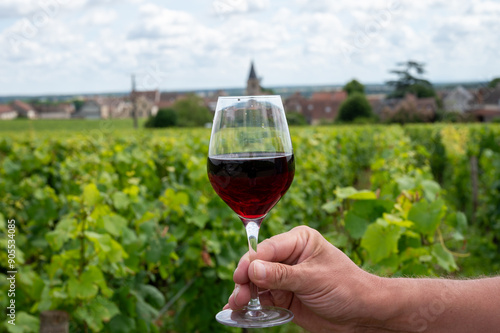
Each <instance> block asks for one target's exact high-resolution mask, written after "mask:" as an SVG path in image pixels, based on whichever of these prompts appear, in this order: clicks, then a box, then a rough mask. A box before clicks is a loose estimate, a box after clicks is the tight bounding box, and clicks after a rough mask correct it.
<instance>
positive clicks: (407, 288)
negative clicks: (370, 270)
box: [359, 274, 422, 333]
mask: <svg viewBox="0 0 500 333" xmlns="http://www.w3.org/2000/svg"><path fill="white" fill-rule="evenodd" d="M370 275H371V274H370ZM408 282H410V283H408ZM414 287H415V286H414V285H413V284H412V283H411V281H408V279H404V278H383V277H378V276H375V275H371V276H370V278H369V289H367V290H366V292H365V295H364V297H363V299H364V301H363V304H364V306H363V307H362V308H363V311H362V317H361V319H360V322H359V324H360V325H359V326H361V327H364V328H367V329H370V331H371V332H408V333H410V332H422V326H421V323H420V322H419V321H418V318H414V314H413V313H408V311H407V309H408V305H409V304H412V303H413V302H414V301H415V299H414V296H415V295H416V294H418V291H417V290H415V288H414Z"/></svg>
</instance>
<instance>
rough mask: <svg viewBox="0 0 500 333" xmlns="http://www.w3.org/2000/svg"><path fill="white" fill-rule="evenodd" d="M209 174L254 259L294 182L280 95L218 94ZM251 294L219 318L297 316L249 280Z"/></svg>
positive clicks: (264, 321) (281, 320)
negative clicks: (266, 299) (268, 301)
mask: <svg viewBox="0 0 500 333" xmlns="http://www.w3.org/2000/svg"><path fill="white" fill-rule="evenodd" d="M207 170H208V178H209V179H210V183H211V184H212V187H213V188H214V190H215V192H217V194H218V195H219V197H220V198H221V199H222V200H224V202H226V204H227V205H228V206H229V207H230V208H231V209H232V210H233V211H234V212H235V213H236V214H237V215H238V217H239V218H240V219H241V221H242V222H243V225H244V226H245V229H246V232H247V238H248V246H249V254H250V261H252V260H254V259H255V257H256V254H257V243H258V235H259V228H260V225H261V223H262V220H263V219H264V218H265V216H266V214H267V213H268V212H269V211H270V210H271V208H273V207H274V205H276V203H277V202H278V201H279V200H280V199H281V197H282V196H283V195H284V194H285V192H286V191H287V190H288V188H289V187H290V185H291V183H292V180H293V177H294V174H295V162H294V155H293V150H292V141H291V139H290V133H289V131H288V125H287V122H286V118H285V111H284V109H283V104H282V102H281V97H280V96H255V97H254V96H245V97H219V99H218V101H217V108H216V110H215V115H214V121H213V125H212V135H211V137H210V147H209V151H208V163H207ZM250 290H251V300H250V302H249V303H248V305H247V306H246V307H245V308H244V309H242V310H236V311H233V310H224V311H221V312H219V313H218V314H217V315H216V317H215V318H216V319H217V321H218V322H220V323H221V324H224V325H229V326H235V327H246V328H251V327H270V326H276V325H281V324H285V323H287V322H289V321H291V320H292V319H293V313H292V312H291V311H289V310H287V309H282V308H278V307H270V306H269V307H268V306H262V305H261V304H260V301H259V295H258V288H257V286H255V285H254V284H253V283H251V282H250Z"/></svg>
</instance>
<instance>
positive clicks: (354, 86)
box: [342, 79, 365, 95]
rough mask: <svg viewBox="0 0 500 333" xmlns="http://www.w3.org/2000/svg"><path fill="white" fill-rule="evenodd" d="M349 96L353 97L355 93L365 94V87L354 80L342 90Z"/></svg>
mask: <svg viewBox="0 0 500 333" xmlns="http://www.w3.org/2000/svg"><path fill="white" fill-rule="evenodd" d="M342 89H343V90H344V91H345V92H346V93H347V95H352V94H353V93H355V92H359V93H362V94H364V93H365V86H364V85H363V84H361V83H360V82H359V81H358V80H356V79H353V80H351V81H350V82H348V83H346V85H345V86H344V87H343V88H342Z"/></svg>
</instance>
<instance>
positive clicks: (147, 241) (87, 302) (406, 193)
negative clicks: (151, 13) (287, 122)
mask: <svg viewBox="0 0 500 333" xmlns="http://www.w3.org/2000/svg"><path fill="white" fill-rule="evenodd" d="M4 133H6V134H2V136H1V138H0V235H1V236H0V266H1V267H2V272H6V271H8V270H9V269H8V267H7V264H8V260H9V258H8V244H10V243H11V242H10V243H9V240H10V239H12V237H10V238H9V232H8V223H7V221H8V220H11V219H15V221H16V222H15V223H16V234H15V246H16V247H15V248H16V268H17V271H18V273H17V275H16V279H17V280H16V296H15V299H16V326H12V325H9V324H8V323H7V319H4V317H2V319H1V320H2V322H1V323H0V332H11V333H29V332H38V331H39V329H40V319H39V318H40V314H41V313H43V312H44V311H48V310H62V311H66V312H67V313H68V314H69V320H70V332H113V333H127V332H215V331H217V332H225V331H227V332H241V330H240V329H234V328H229V327H224V326H221V325H220V324H218V323H217V322H216V321H215V320H214V315H215V314H216V313H217V311H219V310H220V309H221V308H222V306H223V305H224V304H225V303H226V301H227V298H228V297H229V295H230V294H231V292H232V290H233V287H234V284H233V282H232V274H233V271H234V269H235V267H236V264H237V262H238V260H239V258H240V257H241V255H242V254H244V253H245V252H246V251H247V243H246V238H245V232H244V228H243V226H242V224H241V222H240V221H239V220H238V218H237V217H236V215H235V214H234V213H233V212H232V211H231V210H230V209H229V208H228V207H227V206H226V205H225V204H224V203H223V202H222V200H221V199H219V198H218V197H217V196H216V194H215V193H214V191H213V190H212V188H211V186H210V183H209V182H208V178H207V175H206V156H207V151H208V141H209V137H210V131H209V130H208V129H193V130H185V129H184V130H179V129H172V130H159V131H142V130H141V131H132V130H125V129H120V130H118V129H113V128H105V127H104V128H103V129H101V130H92V131H87V132H81V131H80V132H78V131H74V132H64V131H58V132H55V131H53V132H50V131H46V132H36V131H31V132H28V131H25V132H4ZM291 134H292V142H293V145H294V152H295V161H296V174H295V179H294V182H293V184H292V186H291V187H290V190H289V191H288V193H287V194H286V195H285V196H284V198H283V199H282V200H281V201H280V202H279V203H278V205H277V206H276V207H275V208H274V209H273V210H272V211H271V213H270V214H269V215H268V217H267V218H266V220H265V221H264V223H263V225H262V229H261V233H260V234H261V236H260V237H261V240H262V239H264V238H267V237H271V236H272V235H275V234H278V233H281V232H285V231H288V230H290V229H291V228H293V227H294V226H297V225H302V224H305V225H309V226H311V227H313V228H315V229H317V230H319V231H320V232H321V233H322V234H323V235H324V236H325V237H326V238H327V239H328V240H329V241H330V242H331V243H333V244H334V245H336V246H337V247H339V248H340V249H341V250H342V251H344V252H345V253H346V254H347V255H349V257H351V258H352V260H354V261H355V262H356V263H357V264H358V265H360V266H361V267H363V268H365V269H367V270H369V271H371V272H374V273H376V274H380V275H385V276H447V277H473V276H480V275H494V274H498V272H499V271H500V125H489V126H484V125H456V126H455V125H410V126H404V127H401V126H382V125H380V126H361V125H360V126H329V127H295V128H291ZM8 283H9V282H8V280H7V276H6V275H5V274H0V306H1V307H2V308H3V309H5V308H7V306H8V302H9V299H8V297H7V290H8V288H9V285H8ZM270 331H275V332H301V331H300V329H299V328H298V327H296V326H294V325H286V326H283V327H279V328H275V329H271V330H270Z"/></svg>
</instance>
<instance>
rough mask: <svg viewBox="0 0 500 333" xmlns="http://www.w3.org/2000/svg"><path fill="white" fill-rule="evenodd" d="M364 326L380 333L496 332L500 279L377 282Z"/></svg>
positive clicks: (392, 280) (497, 328)
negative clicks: (370, 311)
mask: <svg viewBox="0 0 500 333" xmlns="http://www.w3.org/2000/svg"><path fill="white" fill-rule="evenodd" d="M374 283H375V284H376V286H375V289H374V290H375V292H374V293H373V294H372V295H369V296H368V301H367V302H368V304H367V307H366V308H367V309H370V308H371V309H373V312H372V313H369V315H368V318H369V319H367V320H366V322H364V323H363V324H362V326H364V327H366V328H368V327H372V328H375V329H371V331H374V332H375V331H380V332H429V333H430V332H441V333H443V332H444V333H446V332H454V333H460V332H495V331H498V330H499V328H500V315H499V312H498V311H499V309H500V277H497V278H484V279H478V280H444V279H406V278H377V279H375V282H374Z"/></svg>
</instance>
